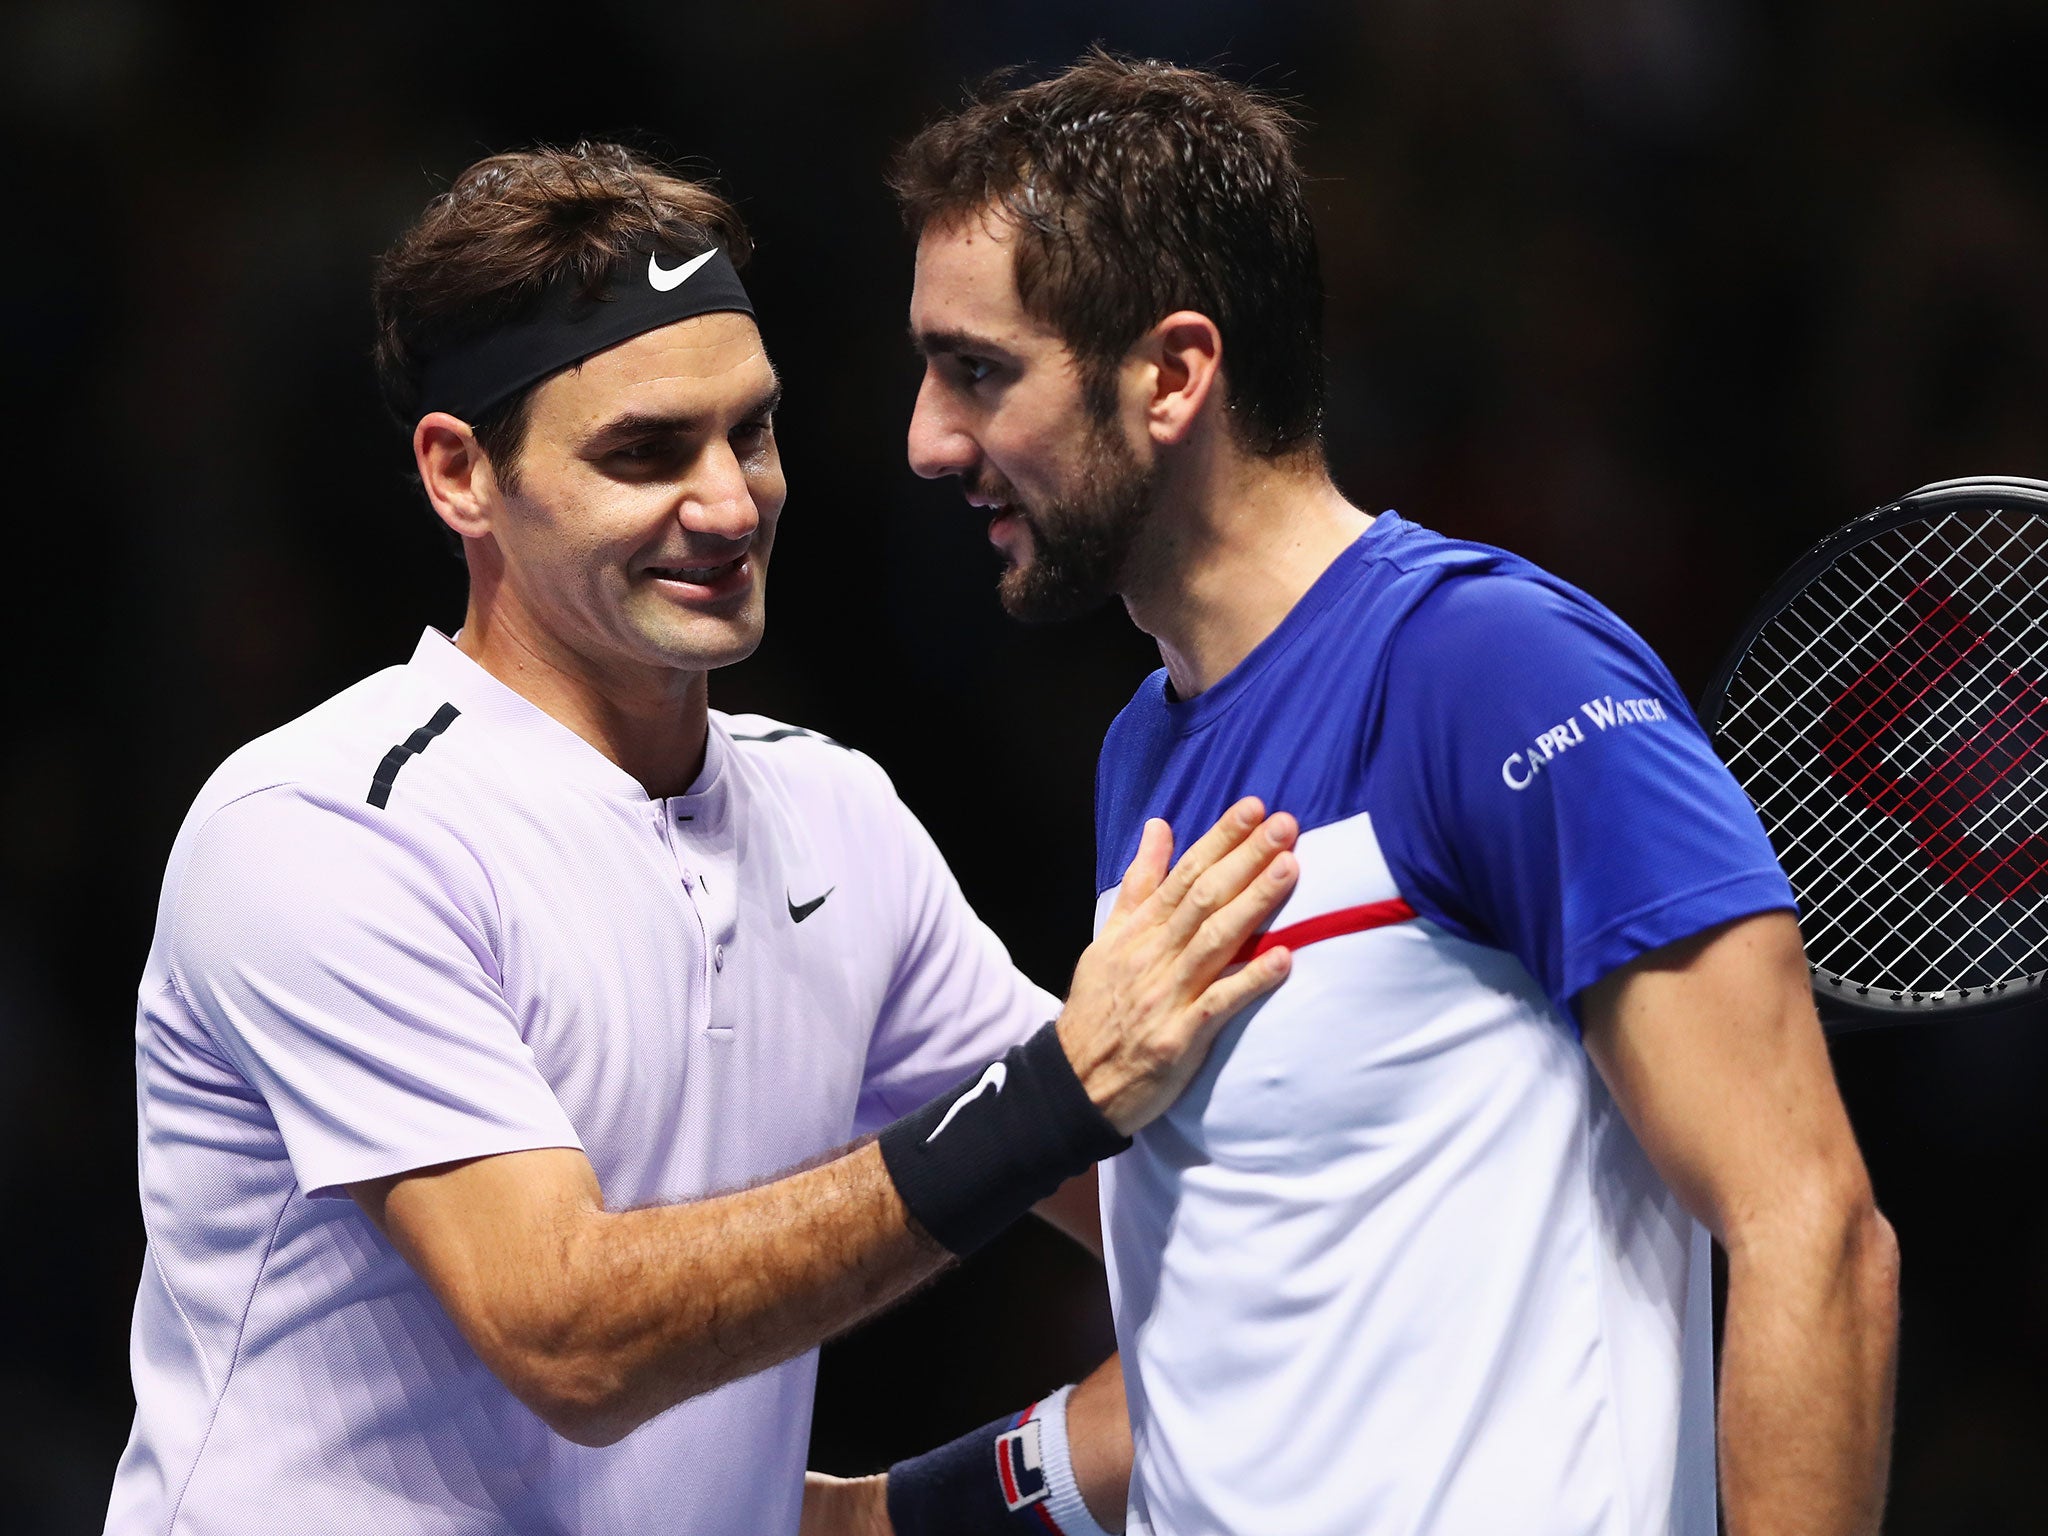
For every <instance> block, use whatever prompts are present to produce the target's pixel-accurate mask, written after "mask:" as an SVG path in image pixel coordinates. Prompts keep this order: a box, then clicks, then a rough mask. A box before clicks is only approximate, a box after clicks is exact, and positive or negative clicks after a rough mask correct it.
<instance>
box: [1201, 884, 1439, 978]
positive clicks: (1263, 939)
mask: <svg viewBox="0 0 2048 1536" xmlns="http://www.w3.org/2000/svg"><path fill="white" fill-rule="evenodd" d="M1414 915H1415V909H1414V908H1413V907H1411V906H1409V905H1408V903H1407V902H1405V901H1403V900H1401V898H1400V897H1398V896H1396V897H1394V898H1393V899H1392V900H1391V901H1368V902H1367V903H1366V904H1365V905H1364V906H1362V907H1339V908H1338V909H1337V910H1336V911H1335V912H1325V913H1323V914H1322V915H1321V916H1319V917H1306V918H1303V919H1302V920H1301V921H1300V922H1298V923H1289V924H1288V925H1287V926H1286V927H1285V928H1273V929H1270V930H1268V931H1267V932H1265V933H1261V934H1256V935H1254V936H1253V937H1251V938H1249V939H1247V940H1245V944H1244V948H1242V949H1240V950H1239V951H1238V952H1237V954H1236V955H1235V956H1234V957H1233V958H1232V960H1231V964H1233V965H1244V964H1246V963H1248V962H1250V961H1253V960H1256V959H1258V958H1259V956H1261V955H1263V954H1264V953H1265V952H1266V951H1267V950H1269V949H1278V948H1280V946H1281V945H1283V944H1284V945H1286V946H1287V948H1289V949H1300V948H1301V947H1302V946H1303V945H1305V944H1319V943H1321V942H1322V941H1323V940H1324V939H1334V938H1337V937H1339V936H1340V935H1342V934H1347V933H1364V932H1365V931H1366V930H1367V929H1368V928H1387V927H1391V926H1392V925H1393V924H1395V923H1405V922H1407V921H1408V920H1409V919H1410V918H1411V917H1413V916H1414Z"/></svg>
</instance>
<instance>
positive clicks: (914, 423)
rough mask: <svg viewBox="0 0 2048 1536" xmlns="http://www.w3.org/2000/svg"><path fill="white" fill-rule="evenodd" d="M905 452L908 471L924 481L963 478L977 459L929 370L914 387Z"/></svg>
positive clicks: (979, 455) (939, 385)
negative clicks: (906, 450)
mask: <svg viewBox="0 0 2048 1536" xmlns="http://www.w3.org/2000/svg"><path fill="white" fill-rule="evenodd" d="M909 449H910V467H911V469H913V470H914V471H916V472H917V473H918V474H919V475H922V476H923V477H924V478H925V479H927V480H936V479H938V478H939V477H940V476H942V475H961V476H965V475H966V473H967V472H968V471H969V470H970V469H972V468H974V466H975V464H976V462H977V461H978V460H979V459H980V457H981V452H980V450H979V449H978V448H977V447H976V446H975V443H974V439H973V438H972V437H970V436H969V435H968V434H967V432H966V430H965V429H964V428H963V427H962V425H961V423H960V421H959V418H958V416H957V414H956V413H955V412H954V411H953V410H952V409H951V408H950V406H949V403H948V401H947V400H946V391H945V389H944V387H943V386H942V385H941V383H940V382H939V381H938V380H937V379H935V378H934V377H933V375H932V370H931V369H929V368H927V369H926V370H925V375H924V380H923V382H922V383H920V384H919V385H918V387H917V404H916V405H914V406H912V407H911V410H910V441H909Z"/></svg>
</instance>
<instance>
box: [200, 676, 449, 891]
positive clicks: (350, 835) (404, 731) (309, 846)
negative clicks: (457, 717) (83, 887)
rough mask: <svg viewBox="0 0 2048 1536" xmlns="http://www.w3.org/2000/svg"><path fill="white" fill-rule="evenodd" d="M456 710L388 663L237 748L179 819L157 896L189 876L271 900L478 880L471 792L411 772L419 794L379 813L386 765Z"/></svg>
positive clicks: (417, 747)
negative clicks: (372, 878)
mask: <svg viewBox="0 0 2048 1536" xmlns="http://www.w3.org/2000/svg"><path fill="white" fill-rule="evenodd" d="M454 713H455V711H454V709H453V706H452V705H446V704H444V703H441V702H439V701H434V700H430V699H428V698H427V696H426V695H425V694H424V693H422V692H421V690H420V687H419V685H418V680H417V679H416V678H413V677H411V676H409V675H408V674H407V669H405V668H403V667H392V668H388V669H386V670H385V671H382V672H379V673H376V674H374V675H372V676H370V677H368V678H365V679H364V680H363V681H362V682H360V683H357V684H355V685H354V686H352V687H350V688H347V689H344V690H343V691H342V692H341V693H338V694H336V695H335V696H334V697H332V698H330V699H328V700H326V701H325V702H323V703H321V704H319V705H317V706H315V707H314V708H313V709H311V710H308V711H307V712H306V713H305V714H303V715H301V716H299V717H298V718H297V719H295V720H292V721H290V722H288V723H287V724H285V725H282V726H279V727H278V728H277V729H276V730H274V731H270V732H268V733H266V734H265V735H262V736H259V737H257V738H256V739H255V740H254V741H251V742H249V743H248V744H247V745H245V746H243V747H241V748H240V749H239V750H237V751H236V752H234V753H232V754H231V755H230V756H229V757H228V758H227V759H226V761H224V762H223V763H222V764H221V765H220V767H218V768H217V769H215V770H214V772H213V774H212V776H211V777H210V778H208V780H207V781H206V784H205V785H204V786H203V787H202V788H201V789H200V791H199V794H198V795H197V796H196V797H195V799H194V800H193V803H192V806H191V809H190V810H189V811H188V812H187V814H186V817H185V820H184V823H183V825H182V826H181V828H180V829H179V833H178V838H177V842H176V843H175V845H174V846H173V849H172V853H171V859H170V866H169V869H168V871H167V879H166V882H165V896H166V898H172V897H174V896H175V894H176V892H177V890H178V889H179V887H180V886H181V885H183V884H185V883H187V882H188V881H191V880H194V879H197V880H199V881H200V882H202V883H204V884H207V885H208V886H210V887H213V888H223V889H224V888H227V887H238V888H240V889H242V890H244V891H246V892H247V893H249V895H250V897H251V899H255V900H279V901H282V900H288V899H291V900H296V899H299V898H304V899H310V896H311V893H313V892H314V891H316V890H326V891H328V892H330V893H333V894H335V895H339V894H343V893H345V892H346V891H348V890H349V889H352V888H355V887H357V886H358V885H359V884H361V883H362V882H361V880H360V879H359V877H361V876H364V875H366V874H368V873H371V872H380V873H381V874H382V875H383V876H384V877H387V878H394V879H401V880H402V879H406V878H409V877H411V876H413V875H416V874H417V873H419V872H421V871H425V872H427V873H429V874H430V875H431V876H432V878H433V879H434V881H435V882H437V883H439V884H446V883H448V882H450V881H453V882H455V883H458V884H462V883H477V882H481V879H482V869H481V865H480V864H479V862H478V861H477V859H476V858H475V857H474V856H473V854H472V853H471V851H470V850H471V849H472V848H473V847H474V846H476V843H477V840H476V839H474V838H472V837H470V836H468V835H466V834H465V832H464V831H463V825H464V817H465V812H464V810H463V807H465V806H468V807H470V808H471V811H470V813H469V814H472V815H473V814H474V807H475V805H476V804H477V802H478V797H477V796H475V795H474V794H473V793H467V792H465V791H464V790H463V789H462V788H461V786H459V785H449V784H442V785H438V786H436V785H435V784H433V782H432V781H433V780H434V778H435V777H436V776H435V775H434V774H432V773H429V772H420V771H415V772H414V775H413V781H412V782H411V783H409V784H408V785H407V788H408V790H412V791H421V792H415V793H410V794H408V795H407V796H405V797H403V800H402V804H399V805H396V806H394V807H388V808H387V806H386V805H385V804H384V803H382V802H383V801H384V800H385V798H386V796H385V795H380V793H379V786H380V783H381V784H382V785H383V787H384V789H385V790H386V791H387V792H388V789H389V784H390V779H391V774H392V770H393V769H394V768H397V767H401V766H404V765H406V764H409V763H411V762H412V760H413V759H415V758H421V757H422V753H423V750H424V748H425V747H426V746H427V744H428V742H429V741H431V740H432V739H434V738H436V737H438V736H440V735H442V734H443V733H445V732H446V731H447V730H449V729H450V728H451V725H452V721H451V719H450V718H449V717H450V716H452V715H453V714H454ZM447 755H448V754H446V753H444V754H443V756H444V757H445V756H447ZM442 777H445V775H442ZM436 791H438V792H436ZM294 893H298V894H297V896H296V897H295V895H294ZM287 915H288V914H285V913H283V912H280V913H279V914H278V918H279V921H283V920H284V918H285V917H286V916H287Z"/></svg>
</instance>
